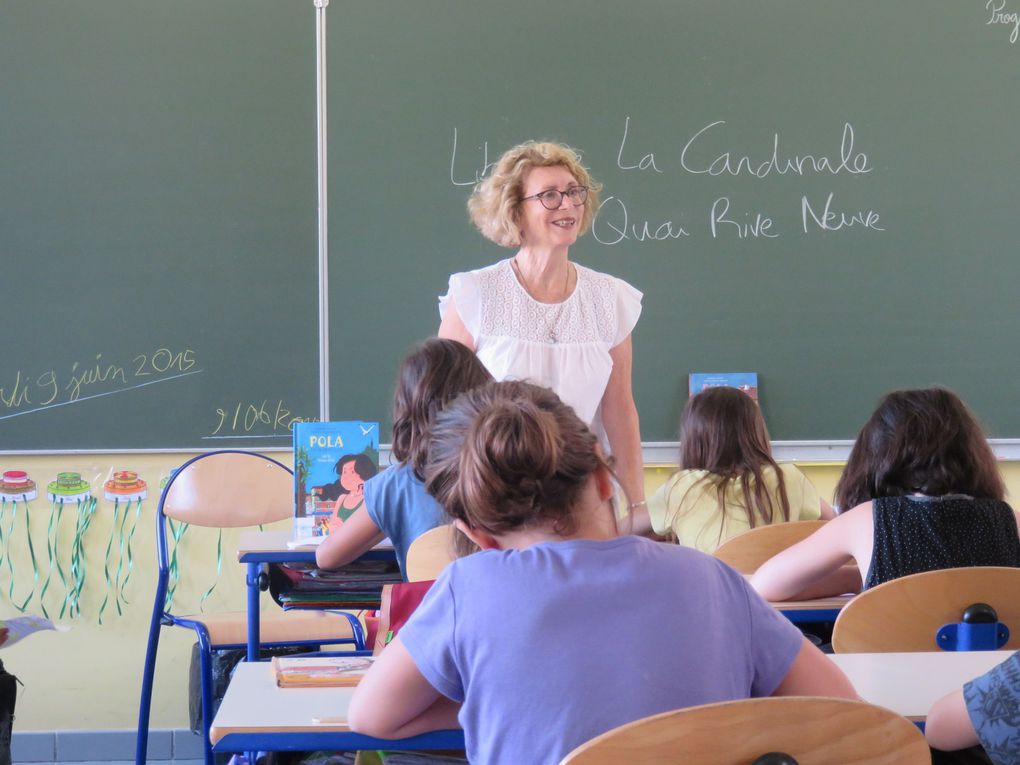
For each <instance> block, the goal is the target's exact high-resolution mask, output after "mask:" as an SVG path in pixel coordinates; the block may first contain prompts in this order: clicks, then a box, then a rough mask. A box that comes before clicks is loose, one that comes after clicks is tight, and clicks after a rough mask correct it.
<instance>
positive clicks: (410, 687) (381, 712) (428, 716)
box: [347, 635, 460, 738]
mask: <svg viewBox="0 0 1020 765" xmlns="http://www.w3.org/2000/svg"><path fill="white" fill-rule="evenodd" d="M459 709H460V705H459V704H457V703H456V702H454V701H451V700H450V699H448V698H446V697H445V696H443V695H442V694H440V693H439V691H437V690H436V689H435V688H433V687H432V686H431V685H430V684H429V682H428V681H427V680H426V679H425V676H424V675H422V673H421V672H420V671H419V670H418V667H417V665H416V664H415V663H414V659H412V658H411V654H409V653H408V652H407V649H406V648H405V647H404V644H403V643H402V642H400V636H399V635H398V636H397V637H395V638H394V639H393V642H392V643H390V644H389V645H388V646H386V649H385V650H384V651H383V652H382V653H381V654H379V657H378V658H377V659H376V661H375V665H374V666H373V667H372V668H371V669H370V670H369V671H368V673H367V674H366V675H365V677H364V678H363V679H362V680H361V682H360V683H358V687H357V689H356V690H355V691H354V696H353V697H352V698H351V705H350V708H349V709H348V711H347V722H348V723H349V724H350V726H351V730H353V731H354V732H355V733H363V734H365V735H366V736H375V737H376V738H406V737H407V736H417V735H418V734H420V733H425V732H427V731H431V730H449V729H450V728H459V727H460V724H459V723H458V722H457V712H458V710H459Z"/></svg>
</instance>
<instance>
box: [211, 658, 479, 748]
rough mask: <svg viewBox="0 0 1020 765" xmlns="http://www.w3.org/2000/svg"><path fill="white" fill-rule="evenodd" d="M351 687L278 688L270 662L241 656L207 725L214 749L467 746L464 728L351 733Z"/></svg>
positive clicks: (352, 690)
mask: <svg viewBox="0 0 1020 765" xmlns="http://www.w3.org/2000/svg"><path fill="white" fill-rule="evenodd" d="M353 693H354V689H353V688H277V687H276V681H275V679H274V677H273V668H272V665H271V664H270V663H269V662H241V663H240V664H238V665H237V669H236V670H235V671H234V676H233V677H232V678H231V679H230V685H229V686H228V687H227V692H226V695H224V697H223V702H222V703H221V704H220V708H219V710H218V711H217V712H216V718H215V719H214V720H213V723H212V727H211V728H210V729H209V740H210V741H211V742H212V745H213V751H214V752H247V751H269V752H295V751H313V750H319V749H325V750H339V749H348V750H356V749H407V750H412V749H463V748H464V732H463V731H460V730H449V731H436V732H433V733H426V734H424V735H421V736H414V737H412V738H406V739H400V740H397V741H387V740H382V739H377V738H372V737H371V736H362V735H361V734H360V733H353V732H352V731H351V729H350V728H349V727H348V725H347V719H346V718H347V707H348V705H349V704H350V700H351V696H352V694H353Z"/></svg>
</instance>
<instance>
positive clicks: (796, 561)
mask: <svg viewBox="0 0 1020 765" xmlns="http://www.w3.org/2000/svg"><path fill="white" fill-rule="evenodd" d="M870 533H871V503H870V502H869V503H867V505H866V506H865V505H859V506H858V507H856V508H854V509H853V510H851V511H849V512H847V513H844V514H843V515H841V516H839V517H838V518H835V519H833V520H831V521H828V522H827V523H825V524H824V525H823V526H822V527H821V528H820V529H819V530H818V531H816V532H815V533H814V534H812V535H811V536H809V537H808V538H807V539H804V540H802V541H800V542H798V543H797V544H795V545H792V546H791V547H788V548H787V549H785V550H783V551H782V552H781V553H779V554H778V555H776V556H774V557H772V558H770V559H769V560H767V561H765V563H763V564H762V566H761V567H760V568H759V569H758V571H757V572H755V574H754V576H753V577H752V578H751V586H752V587H754V589H756V590H757V591H758V593H759V594H760V595H761V596H762V597H764V598H765V599H766V600H771V601H778V600H793V599H805V597H806V596H805V595H804V593H805V591H808V588H809V587H811V594H810V597H816V598H817V597H824V596H825V595H839V594H840V593H842V592H847V590H846V589H843V588H844V586H845V585H846V581H845V578H843V577H840V575H838V574H837V572H838V571H839V570H840V568H841V567H842V566H843V564H844V563H846V562H847V561H849V560H850V558H852V557H854V555H855V550H857V549H860V548H861V547H862V546H861V545H860V544H859V538H860V537H861V536H862V535H865V534H870ZM869 558H870V556H869ZM858 564H860V561H859V560H858ZM834 575H835V576H834ZM829 577H832V578H831V579H830V578H829ZM858 577H860V573H859V572H858ZM819 583H826V587H825V588H822V589H825V590H827V591H817V590H818V589H819V588H817V586H816V585H818V584H819ZM857 589H860V585H858V586H857Z"/></svg>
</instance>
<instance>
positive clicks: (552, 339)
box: [549, 332, 556, 345]
mask: <svg viewBox="0 0 1020 765" xmlns="http://www.w3.org/2000/svg"><path fill="white" fill-rule="evenodd" d="M549 344H550V345H556V333H555V332H550V333H549Z"/></svg>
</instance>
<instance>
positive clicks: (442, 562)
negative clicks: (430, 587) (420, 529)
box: [404, 523, 460, 582]
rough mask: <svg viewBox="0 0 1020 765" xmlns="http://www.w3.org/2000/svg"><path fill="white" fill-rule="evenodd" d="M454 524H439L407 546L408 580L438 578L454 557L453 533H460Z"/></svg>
mask: <svg viewBox="0 0 1020 765" xmlns="http://www.w3.org/2000/svg"><path fill="white" fill-rule="evenodd" d="M459 533H460V532H459V531H457V528H456V527H455V526H454V525H453V524H452V523H449V524H446V525H443V526H437V527H436V528H434V529H430V530H428V531H426V532H425V533H424V534H422V535H421V536H420V537H418V538H417V539H415V540H414V541H413V542H411V546H410V547H408V548H407V570H406V571H405V572H404V573H405V574H407V581H409V582H424V581H428V580H430V579H438V578H439V575H440V574H441V573H442V571H443V569H444V568H446V566H447V564H449V563H450V562H451V561H452V560H453V559H454V557H455V556H454V551H453V535H454V534H459Z"/></svg>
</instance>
